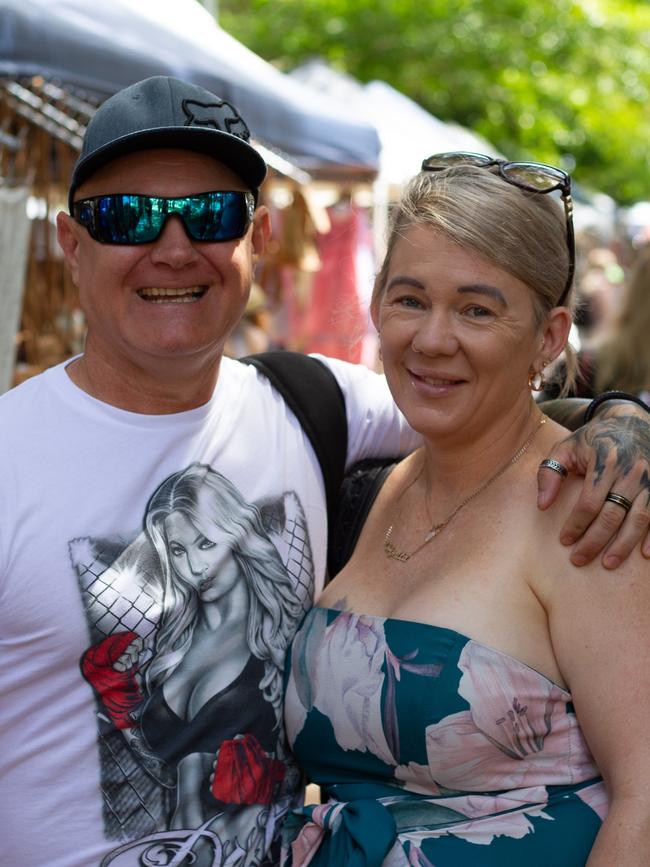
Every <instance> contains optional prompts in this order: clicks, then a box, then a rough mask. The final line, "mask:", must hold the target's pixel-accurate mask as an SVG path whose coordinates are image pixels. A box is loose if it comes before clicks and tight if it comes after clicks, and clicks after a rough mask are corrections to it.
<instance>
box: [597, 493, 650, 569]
mask: <svg viewBox="0 0 650 867" xmlns="http://www.w3.org/2000/svg"><path fill="white" fill-rule="evenodd" d="M644 499H645V498H644V497H643V496H639V497H637V498H636V500H635V502H634V503H633V505H632V508H631V509H630V511H629V512H628V513H627V515H626V516H625V519H624V521H623V523H622V525H621V529H620V530H619V531H618V533H617V534H616V536H615V537H614V539H613V540H612V543H611V545H608V547H607V548H606V549H605V552H604V554H603V559H602V563H603V566H604V567H605V568H606V569H616V568H617V567H618V566H620V565H621V563H622V562H623V560H625V559H626V558H627V557H629V555H630V554H631V553H632V551H633V550H634V549H635V548H636V546H637V545H638V544H639V542H640V541H641V540H642V539H643V538H644V536H645V537H646V538H647V534H648V526H649V525H650V510H649V509H648V508H647V507H646V506H644ZM619 508H620V507H619ZM621 511H623V510H622V509H621Z"/></svg>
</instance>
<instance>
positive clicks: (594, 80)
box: [220, 0, 650, 203]
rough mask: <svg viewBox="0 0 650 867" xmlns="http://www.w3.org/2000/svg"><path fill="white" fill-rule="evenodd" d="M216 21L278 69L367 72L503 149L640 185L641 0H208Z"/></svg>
mask: <svg viewBox="0 0 650 867" xmlns="http://www.w3.org/2000/svg"><path fill="white" fill-rule="evenodd" d="M220 21H221V24H222V26H223V27H224V28H225V29H226V30H229V31H230V32H231V33H232V34H233V35H234V36H236V37H237V38H239V39H241V40H242V41H243V42H244V43H245V44H246V45H248V46H249V47H250V48H252V49H253V50H254V51H256V52H258V53H259V54H261V55H262V56H263V57H265V58H266V59H268V60H271V61H272V62H273V63H275V64H276V65H278V66H279V67H280V68H282V69H290V68H292V67H294V66H296V65H298V64H300V63H302V62H304V61H305V60H308V59H311V58H313V57H315V56H320V57H323V58H325V59H326V60H327V61H329V62H330V63H332V64H333V65H335V66H336V67H337V68H338V69H341V70H342V71H346V72H348V73H349V74H351V75H353V76H355V77H356V78H358V79H359V80H361V81H370V80H372V79H381V80H384V81H387V82H389V83H390V84H392V85H393V86H394V87H396V88H397V89H398V90H401V91H402V92H403V93H405V94H407V95H408V96H410V97H411V98H412V99H415V100H416V101H417V102H419V103H420V104H421V105H423V106H424V107H425V108H427V109H428V110H429V111H431V112H432V113H433V114H435V115H437V116H438V117H440V118H442V119H443V120H453V121H456V122H457V123H461V124H463V125H465V126H469V127H471V128H473V129H475V130H476V131H477V132H479V133H480V134H481V135H483V136H485V137H486V138H488V139H489V140H491V141H492V142H493V143H494V145H495V146H496V147H497V148H498V149H499V150H500V151H502V152H503V153H506V154H508V155H510V156H512V157H515V158H518V157H529V158H535V159H541V160H545V161H547V162H552V163H559V164H562V163H564V164H566V165H570V164H573V163H575V164H576V166H577V169H576V176H577V177H578V179H579V180H580V181H581V182H582V183H583V184H584V185H586V186H591V187H592V188H595V189H600V190H603V191H605V192H607V193H609V194H610V195H612V196H614V198H616V199H617V200H618V201H619V202H621V203H629V202H632V201H636V200H639V199H646V198H649V197H650V160H649V159H648V147H649V146H648V142H649V141H650V111H649V109H648V98H649V96H650V62H649V56H650V3H648V2H642V0H418V2H416V0H355V2H354V3H350V2H349V0H221V2H220Z"/></svg>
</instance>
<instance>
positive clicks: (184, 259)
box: [151, 214, 198, 268]
mask: <svg viewBox="0 0 650 867" xmlns="http://www.w3.org/2000/svg"><path fill="white" fill-rule="evenodd" d="M197 258H198V253H197V251H196V249H195V247H194V242H193V241H192V239H191V238H190V237H189V235H188V234H187V232H186V231H185V226H184V225H183V221H182V219H181V218H180V217H179V216H178V214H171V215H170V216H168V217H167V218H166V220H165V223H164V225H163V227H162V231H161V233H160V235H159V236H158V237H157V239H156V240H155V241H154V242H153V248H152V250H151V259H152V261H154V262H156V263H158V264H164V265H169V266H170V267H171V268H183V267H184V266H185V265H187V264H190V263H191V262H193V261H194V260H195V259H197Z"/></svg>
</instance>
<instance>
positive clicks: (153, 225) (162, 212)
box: [72, 190, 255, 244]
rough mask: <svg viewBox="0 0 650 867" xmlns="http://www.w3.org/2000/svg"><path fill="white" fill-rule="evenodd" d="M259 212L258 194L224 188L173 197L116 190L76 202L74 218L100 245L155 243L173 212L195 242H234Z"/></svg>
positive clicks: (241, 235)
mask: <svg viewBox="0 0 650 867" xmlns="http://www.w3.org/2000/svg"><path fill="white" fill-rule="evenodd" d="M254 213H255V195H254V194H253V193H250V192H239V191H223V190H221V191H217V192H210V193H197V194H196V195H194V196H181V197H179V198H173V199H167V198H163V197H162V196H143V195H135V194H129V193H115V194H112V195H107V196H94V197H92V198H89V199H81V200H80V201H78V202H75V203H74V205H73V207H72V216H73V217H74V219H75V220H76V221H77V222H78V223H80V224H81V225H82V226H84V227H85V228H86V229H88V233H89V234H90V237H91V238H93V239H94V240H95V241H99V243H100V244H150V243H151V242H152V241H155V240H156V239H157V238H158V237H159V235H160V233H161V232H162V230H163V227H164V225H165V221H166V220H167V217H169V216H171V215H172V214H175V215H177V216H178V217H180V218H181V220H182V222H183V226H184V227H185V231H186V232H187V234H188V235H189V237H190V238H191V239H192V240H193V241H205V242H210V243H214V242H217V241H233V240H235V239H236V238H242V237H243V236H244V235H245V234H246V232H247V230H248V227H249V226H250V223H251V220H252V219H253V214H254Z"/></svg>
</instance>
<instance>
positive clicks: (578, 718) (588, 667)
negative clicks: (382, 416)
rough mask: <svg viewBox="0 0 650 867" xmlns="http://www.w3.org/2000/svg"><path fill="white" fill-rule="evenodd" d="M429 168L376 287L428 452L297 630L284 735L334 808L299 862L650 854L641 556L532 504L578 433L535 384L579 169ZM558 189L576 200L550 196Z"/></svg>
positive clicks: (395, 363) (306, 816) (393, 365)
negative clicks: (612, 553)
mask: <svg viewBox="0 0 650 867" xmlns="http://www.w3.org/2000/svg"><path fill="white" fill-rule="evenodd" d="M456 163H457V164H456ZM450 164H451V167H448V166H449V165H450ZM424 168H425V170H424V171H423V172H421V173H420V174H419V175H418V176H417V177H416V178H414V180H413V181H412V182H411V184H410V186H409V187H408V189H407V190H406V192H405V194H404V196H403V198H402V201H401V202H400V203H399V206H398V207H397V208H396V209H395V211H394V213H393V215H392V224H391V234H390V239H389V244H388V252H387V256H386V260H385V262H384V265H383V267H382V269H381V271H380V273H379V275H378V278H377V281H376V286H375V292H374V297H373V303H372V315H373V319H374V322H375V324H376V326H377V328H378V330H379V333H380V341H381V349H382V355H383V362H384V368H385V372H386V376H387V378H388V381H389V384H390V387H391V391H392V393H393V396H394V398H395V400H396V402H397V404H398V405H399V406H400V408H401V410H402V411H403V412H404V414H405V416H406V418H407V419H408V421H409V423H410V424H411V425H412V426H413V427H414V428H415V429H416V430H417V431H418V432H419V433H421V434H422V436H423V438H424V447H423V448H422V449H420V450H419V451H418V452H416V453H414V454H413V455H411V456H409V457H408V458H406V459H405V460H404V461H402V462H401V463H399V464H398V465H397V466H396V467H395V468H394V469H393V470H392V472H390V474H389V475H388V476H387V478H386V480H385V482H384V484H383V486H382V487H381V490H380V491H379V493H378V495H377V497H376V499H375V501H374V503H373V505H372V508H371V510H370V513H369V515H368V517H367V520H366V523H365V525H364V527H363V529H362V532H361V535H360V537H359V539H358V542H357V545H356V548H355V549H354V552H353V555H352V557H351V559H350V560H349V562H348V563H347V564H346V565H345V567H344V568H343V570H342V571H341V572H340V574H339V575H338V576H337V577H336V578H335V580H334V581H333V582H332V583H331V584H330V585H329V586H328V587H327V588H326V590H325V592H324V593H323V595H322V596H321V598H320V600H319V605H318V607H316V608H314V609H313V610H312V611H311V612H310V613H308V615H307V617H306V619H305V622H304V623H303V626H302V627H301V630H300V631H299V633H298V636H297V638H296V640H295V642H294V645H293V650H292V658H291V662H290V667H289V669H288V675H287V689H286V700H285V720H286V725H287V731H288V737H289V741H290V744H291V745H292V747H293V750H294V752H295V754H296V757H297V759H298V761H299V762H300V763H301V764H302V765H303V767H304V768H305V770H306V772H307V774H308V775H309V777H310V778H311V780H312V781H313V782H315V783H318V784H319V785H320V786H321V790H322V793H323V795H324V796H325V798H326V799H327V800H328V803H326V804H323V805H318V806H315V807H314V806H312V807H306V808H304V809H303V810H302V811H300V812H299V813H298V814H296V815H295V816H294V817H293V819H292V821H291V823H290V825H289V826H288V827H287V829H286V840H285V860H286V863H287V864H291V863H292V864H293V865H294V867H298V865H305V864H307V863H311V864H312V865H318V867H321V865H335V864H336V865H339V864H346V865H357V864H358V865H362V864H363V865H382V864H383V865H386V867H389V865H390V867H393V865H434V864H435V867H451V865H453V867H460V865H472V867H483V865H503V864H509V863H521V864H526V865H547V864H548V863H550V862H552V863H553V864H554V865H567V867H568V865H573V867H575V865H582V864H585V862H587V863H588V864H589V867H611V865H612V864H616V865H617V867H632V865H641V864H645V863H646V862H647V852H648V844H649V843H650V791H649V789H648V786H647V784H646V780H647V779H648V778H649V777H650V755H649V753H648V750H647V746H646V738H647V726H646V722H645V721H646V719H647V717H648V714H649V713H650V690H645V689H641V690H636V689H635V691H634V700H633V701H630V696H629V693H630V689H634V687H633V683H634V679H635V678H636V677H639V678H640V677H641V675H642V673H645V670H646V667H647V662H648V659H649V658H650V584H649V582H648V581H647V566H645V567H644V566H643V564H642V561H641V557H640V556H639V555H638V552H635V554H634V555H633V556H632V557H631V558H630V559H629V560H628V561H627V563H626V564H625V565H624V566H623V567H621V569H620V570H619V573H617V574H616V578H615V580H610V577H609V576H608V575H606V574H604V573H603V572H602V567H601V566H600V565H599V564H591V565H590V566H587V567H583V568H582V569H581V570H578V569H576V568H575V567H573V566H571V565H570V564H568V563H567V559H566V550H565V549H564V548H563V547H562V546H561V545H560V543H559V542H558V541H557V540H558V537H559V528H560V521H561V518H560V517H559V516H560V515H561V510H556V511H555V512H554V513H553V514H551V513H549V512H537V511H536V510H535V508H534V501H535V484H536V483H535V479H536V473H537V469H538V466H539V464H540V461H541V459H542V458H543V457H544V455H545V454H546V453H547V451H548V449H549V448H550V446H551V445H552V444H553V443H554V442H555V441H556V440H558V439H559V438H561V437H563V436H564V435H565V430H564V429H563V428H561V427H560V426H559V425H557V424H555V423H554V422H552V421H546V422H545V420H544V418H543V416H542V415H541V414H540V412H539V409H538V408H537V406H536V404H535V402H534V400H533V397H532V395H531V389H535V388H538V387H539V385H540V374H541V372H542V371H543V369H544V367H546V366H547V365H548V364H549V363H550V362H551V361H552V360H554V359H555V358H556V357H557V356H558V355H559V353H560V352H561V351H562V350H563V349H564V346H565V343H566V339H567V335H568V332H569V328H570V324H571V314H570V310H569V307H568V304H569V302H568V298H567V295H568V291H569V288H570V284H571V277H572V264H573V247H572V240H573V236H572V231H571V228H572V227H571V224H570V210H571V208H570V197H569V179H568V177H566V176H565V175H564V173H562V172H560V171H559V170H556V169H552V168H550V167H543V166H534V165H533V166H532V167H531V166H522V165H521V164H507V163H506V164H502V163H501V162H499V161H493V160H489V159H488V158H483V157H479V156H476V155H443V156H442V157H435V158H431V160H430V161H426V162H425V164H424ZM556 188H561V189H562V193H563V198H564V202H565V208H566V212H565V214H563V213H562V210H561V208H560V207H559V206H558V203H557V202H555V201H554V200H553V197H552V196H549V195H542V194H541V193H546V192H549V191H551V190H552V189H556ZM567 481H569V484H567V485H566V489H565V490H564V491H563V497H564V499H565V503H566V506H567V507H568V506H569V505H570V504H571V502H573V500H574V499H575V498H576V496H577V494H578V487H577V486H576V484H575V483H574V481H570V480H567ZM611 496H612V497H613V498H614V499H613V501H612V502H611V504H610V508H611V509H616V508H627V506H628V501H627V500H626V498H625V497H621V496H620V495H617V492H613V493H612V494H611ZM597 572H598V573H599V574H598V576H597V580H595V573H597ZM622 634H624V635H625V641H622V640H621V636H622ZM631 648H634V651H633V652H630V649H631ZM601 774H602V777H601ZM608 809H609V813H608V812H607V811H608ZM590 853H591V854H590Z"/></svg>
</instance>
